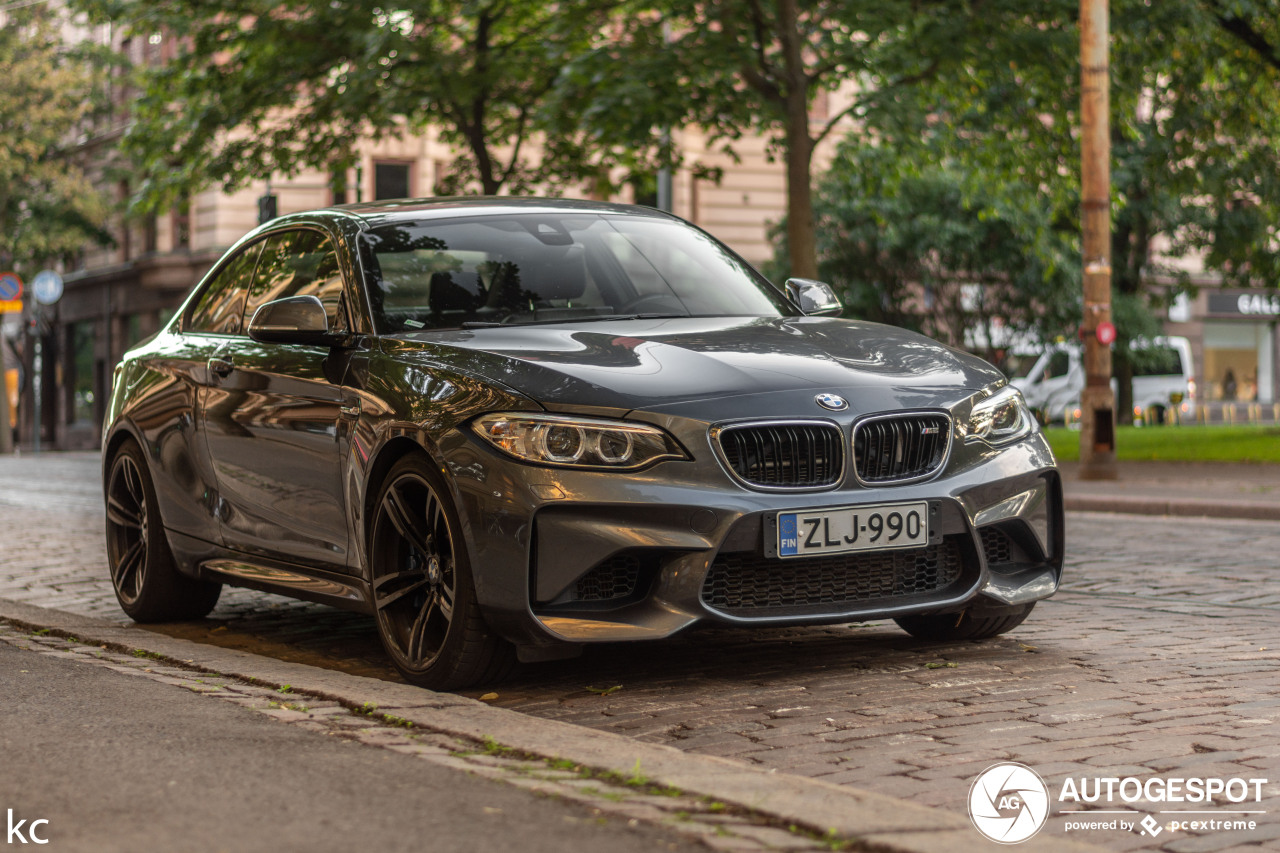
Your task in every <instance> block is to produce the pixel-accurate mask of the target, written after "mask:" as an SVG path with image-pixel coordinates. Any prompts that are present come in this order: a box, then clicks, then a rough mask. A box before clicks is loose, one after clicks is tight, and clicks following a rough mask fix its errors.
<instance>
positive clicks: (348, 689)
mask: <svg viewBox="0 0 1280 853" xmlns="http://www.w3.org/2000/svg"><path fill="white" fill-rule="evenodd" d="M0 618H2V619H5V620H6V621H8V622H10V623H12V624H14V625H17V626H20V627H22V628H25V629H49V630H50V631H55V632H59V633H64V634H66V635H68V636H71V637H75V638H77V639H78V640H80V641H82V642H88V643H94V644H99V645H103V644H105V645H111V646H116V647H120V648H124V649H127V650H130V651H132V650H141V651H143V652H145V653H148V654H150V655H159V656H162V657H164V658H167V659H169V660H171V661H176V662H178V663H180V664H183V665H185V666H187V667H190V668H194V669H198V670H205V671H208V672H211V673H218V674H221V675H226V676H234V677H237V678H240V679H243V680H246V681H252V682H260V683H265V684H267V685H270V686H273V687H274V686H280V685H283V684H288V685H290V686H291V688H292V690H293V691H294V692H295V693H303V694H312V695H315V696H318V697H321V698H325V699H331V700H334V701H338V702H340V703H342V704H344V705H346V706H347V707H350V708H361V707H365V706H367V705H374V706H376V707H377V710H378V711H379V712H380V713H394V714H395V715H396V716H397V717H400V718H403V719H405V720H408V721H410V722H413V723H414V724H415V725H417V726H420V727H421V728H423V729H426V730H433V731H438V732H443V733H446V734H449V735H454V736H461V737H467V738H471V739H473V740H476V741H486V740H490V739H491V740H492V741H496V742H497V743H499V744H502V745H503V746H505V747H508V748H510V749H513V750H517V751H519V752H522V753H526V754H529V755H534V756H539V757H543V758H549V759H567V760H569V761H572V762H574V763H575V764H580V765H584V766H587V767H591V768H594V769H596V770H599V771H603V772H606V773H613V774H618V775H621V776H630V775H633V774H636V773H643V774H644V776H645V777H646V778H647V779H649V780H651V781H652V782H653V783H654V784H657V785H664V786H670V787H673V788H678V789H680V790H683V791H686V792H688V793H690V794H695V795H701V796H705V797H709V798H713V799H715V800H717V801H720V802H724V803H728V804H729V805H732V806H734V807H737V808H740V809H744V810H747V811H749V812H754V813H757V814H760V815H762V816H765V817H768V818H771V819H773V820H776V821H778V822H780V823H781V824H783V825H795V826H800V827H804V828H806V829H809V830H811V831H813V832H816V833H819V834H824V835H825V834H827V833H834V834H835V835H837V836H840V837H843V838H849V839H856V840H858V841H861V842H862V843H863V844H864V845H873V846H874V847H876V848H879V849H881V850H885V851H893V852H894V853H966V851H971V850H972V851H977V850H990V849H992V848H991V845H990V843H988V842H986V841H985V839H983V838H981V836H979V835H978V833H977V832H976V831H975V830H974V829H973V828H972V827H971V826H970V825H969V821H968V819H967V818H965V817H964V816H962V815H958V814H950V813H946V812H943V811H941V810H939V809H934V808H927V807H924V806H919V805H916V804H914V803H911V802H909V801H906V800H902V799H898V798H895V797H890V796H886V795H883V794H879V793H875V792H872V791H865V790H860V789H857V788H850V787H845V786H840V785H834V784H831V783H828V782H823V781H821V780H818V779H808V778H803V777H798V776H791V775H788V774H785V773H776V772H771V771H768V770H764V769H762V768H759V767H756V766H753V765H750V764H746V763H743V762H740V761H733V760H729V759H724V758H718V757H714V756H706V755H695V754H691V753H686V752H682V751H680V750H678V749H676V748H674V747H670V746H666V745H662V744H651V743H643V742H640V741H635V740H632V739H630V738H627V737H625V736H622V735H618V734H613V733H611V732H602V731H596V730H593V729H587V728H583V727H579V726H575V725H571V724H568V723H562V722H558V721H555V720H546V719H540V718H536V717H528V716H525V715H523V714H520V713H519V712H516V711H510V710H506V709H502V708H496V707H492V706H490V705H486V704H485V703H483V702H480V701H477V700H474V699H468V698H466V697H462V696H455V695H452V694H442V693H435V692H432V691H429V690H424V689H421V688H417V687H413V686H410V685H407V684H396V683H392V682H386V681H381V680H378V679H373V678H368V677H364V676H358V675H349V674H347V673H343V672H336V671H332V670H326V669H322V668H320V667H315V666H310V665H307V664H298V663H289V662H285V661H279V660H275V659H273V658H267V657H262V656H259V655H254V654H249V653H247V652H242V651H237V650H233V649H224V648H220V647H217V646H209V645H202V644H199V643H195V642H192V641H190V640H182V639H176V638H172V637H168V636H165V635H162V634H156V633H154V632H151V631H147V630H145V629H144V628H141V627H135V626H131V625H119V624H114V623H112V622H109V621H106V620H102V619H96V618H93V617H88V616H80V615H77V614H73V613H67V612H65V611H60V610H53V609H48V608H42V607H35V606H32V605H28V604H21V603H18V602H12V601H7V600H4V599H0ZM1019 847H1020V849H1022V850H1026V851H1028V853H1070V852H1071V851H1075V852H1076V853H1087V851H1097V850H1101V849H1102V848H1100V847H1097V846H1094V845H1090V844H1084V843H1080V842H1075V841H1069V840H1067V839H1064V838H1055V837H1051V836H1044V835H1040V836H1037V837H1036V838H1033V839H1031V840H1030V841H1028V842H1026V843H1025V844H1022V845H1019Z"/></svg>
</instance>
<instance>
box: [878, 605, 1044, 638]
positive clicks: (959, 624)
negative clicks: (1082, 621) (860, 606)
mask: <svg viewBox="0 0 1280 853" xmlns="http://www.w3.org/2000/svg"><path fill="white" fill-rule="evenodd" d="M1035 606H1036V603H1035V602H1034V601H1033V602H1031V603H1030V604H1024V605H1022V606H1021V607H1019V608H1010V609H1009V610H1008V611H1006V612H1003V613H997V614H995V615H991V616H983V615H977V616H975V615H973V612H972V611H971V610H968V609H966V610H961V611H960V612H959V613H933V614H929V615H927V616H900V617H898V618H897V619H894V620H893V621H894V622H897V623H898V627H900V628H902V630H904V631H906V632H907V633H908V634H910V635H911V636H913V637H915V638H916V639H918V640H934V641H954V640H985V639H987V638H988V637H995V636H997V635H999V634H1003V633H1005V632H1006V631H1012V630H1013V629H1014V628H1016V627H1018V626H1019V625H1021V624H1022V622H1023V620H1024V619H1026V618H1027V617H1028V616H1030V615H1031V611H1032V609H1034V608H1035Z"/></svg>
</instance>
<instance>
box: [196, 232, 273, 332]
mask: <svg viewBox="0 0 1280 853" xmlns="http://www.w3.org/2000/svg"><path fill="white" fill-rule="evenodd" d="M261 251H262V244H261V243H255V244H254V245H252V246H250V247H249V248H247V249H245V250H244V251H243V252H241V253H240V255H239V256H237V257H236V258H235V259H233V260H232V261H231V262H230V263H229V264H227V265H226V266H224V267H223V268H222V271H221V272H219V273H218V275H217V277H216V278H215V279H214V280H213V281H211V282H209V286H208V287H206V288H205V289H204V293H202V294H201V295H200V299H199V301H197V302H196V304H195V307H194V308H192V309H191V312H190V313H189V314H188V315H187V319H186V322H185V323H183V324H182V328H183V329H184V330H185V331H188V332H205V333H207V334H214V335H238V334H240V333H241V330H242V329H243V328H244V302H245V296H246V294H247V293H248V291H249V284H250V283H251V281H252V280H253V270H254V267H255V266H257V263H258V255H259V253H260V252H261Z"/></svg>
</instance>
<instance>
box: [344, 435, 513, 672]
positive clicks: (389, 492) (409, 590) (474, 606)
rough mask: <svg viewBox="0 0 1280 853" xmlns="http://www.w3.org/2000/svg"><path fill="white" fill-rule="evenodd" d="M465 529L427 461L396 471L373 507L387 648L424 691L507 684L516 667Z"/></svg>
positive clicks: (378, 596)
mask: <svg viewBox="0 0 1280 853" xmlns="http://www.w3.org/2000/svg"><path fill="white" fill-rule="evenodd" d="M461 530H462V525H461V524H460V522H459V520H458V514H457V511H456V510H455V509H454V506H453V502H452V501H451V500H450V499H449V492H448V490H447V489H446V488H445V486H444V483H443V481H442V479H441V477H440V475H439V474H437V473H436V471H435V469H434V468H433V466H432V465H431V461H430V459H429V458H428V457H427V456H425V455H423V454H418V453H415V454H413V455H410V456H406V457H405V458H403V459H401V460H400V461H399V462H397V463H396V464H395V465H394V466H393V467H392V468H391V470H390V472H388V474H387V478H386V480H385V482H384V483H383V484H382V488H381V489H380V490H379V492H378V498H377V503H375V504H374V508H373V525H372V526H371V527H370V532H369V549H368V554H369V585H370V590H371V594H372V598H373V605H374V608H375V612H376V616H375V619H376V621H377V624H378V636H379V638H380V639H381V640H382V645H383V648H385V649H386V651H387V655H388V657H390V658H391V662H392V663H393V664H395V667H396V669H398V670H399V671H400V674H401V675H403V676H404V677H405V679H406V680H407V681H409V682H410V683H412V684H416V685H418V686H419V687H427V688H430V689H433V690H456V689H459V688H464V687H471V686H474V685H476V684H482V683H484V682H488V681H495V680H498V679H500V678H502V677H503V676H504V675H506V674H507V673H508V672H509V671H510V669H511V667H512V666H513V665H514V663H515V649H514V647H513V646H512V645H511V644H510V643H508V642H507V641H505V640H503V639H502V638H501V637H499V636H497V635H496V634H494V633H493V631H492V630H491V629H490V628H489V626H488V624H487V623H486V622H485V620H484V617H483V615H482V614H481V612H480V605H479V604H478V603H477V601H476V592H475V582H474V580H473V577H472V573H471V561H470V560H469V559H468V556H467V547H466V543H465V542H464V541H463V540H462V535H461Z"/></svg>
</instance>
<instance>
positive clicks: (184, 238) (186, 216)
mask: <svg viewBox="0 0 1280 853" xmlns="http://www.w3.org/2000/svg"><path fill="white" fill-rule="evenodd" d="M172 217H173V218H172V224H173V248H174V250H175V251H176V250H178V249H187V248H190V247H191V202H190V201H188V200H187V199H185V198H183V199H179V201H178V204H177V205H176V206H175V207H174V208H173V214H172Z"/></svg>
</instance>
